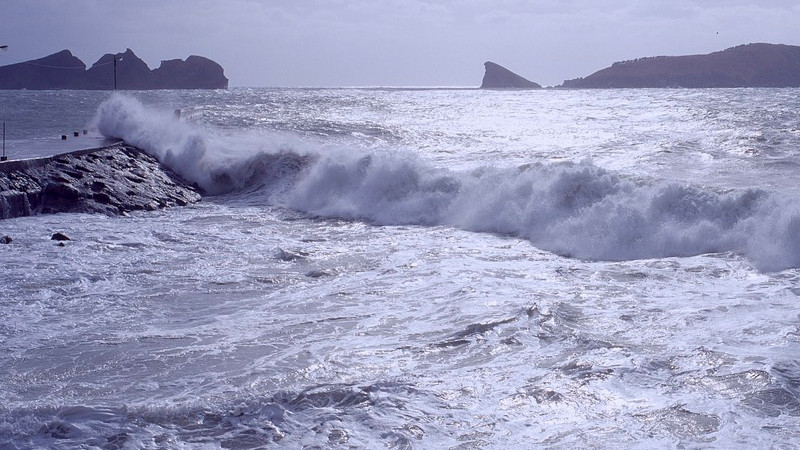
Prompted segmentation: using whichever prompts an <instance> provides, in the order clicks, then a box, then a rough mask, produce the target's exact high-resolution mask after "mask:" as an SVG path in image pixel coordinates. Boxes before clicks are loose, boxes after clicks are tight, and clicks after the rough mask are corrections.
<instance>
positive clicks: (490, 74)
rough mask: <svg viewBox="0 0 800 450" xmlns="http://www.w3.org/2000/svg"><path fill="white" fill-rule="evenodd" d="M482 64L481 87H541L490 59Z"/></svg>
mask: <svg viewBox="0 0 800 450" xmlns="http://www.w3.org/2000/svg"><path fill="white" fill-rule="evenodd" d="M483 65H484V67H485V68H486V73H484V75H483V82H482V83H481V89H539V88H541V87H542V86H540V85H539V84H537V83H534V82H533V81H530V80H527V79H525V78H523V77H521V76H519V75H517V74H515V73H514V72H512V71H510V70H508V69H506V68H505V67H503V66H501V65H499V64H495V63H493V62H491V61H486V62H485V63H483Z"/></svg>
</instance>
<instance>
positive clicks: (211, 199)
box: [0, 89, 800, 449]
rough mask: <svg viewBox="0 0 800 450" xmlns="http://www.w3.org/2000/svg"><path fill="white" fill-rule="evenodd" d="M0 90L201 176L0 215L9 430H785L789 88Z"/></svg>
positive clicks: (478, 434)
mask: <svg viewBox="0 0 800 450" xmlns="http://www.w3.org/2000/svg"><path fill="white" fill-rule="evenodd" d="M0 101H1V102H2V104H0V115H2V117H0V119H2V120H3V121H5V122H6V123H7V134H8V136H9V139H8V152H9V157H10V158H12V159H13V158H16V157H31V156H36V155H39V154H44V153H48V152H54V151H57V149H58V145H57V144H54V143H53V141H56V140H58V139H57V136H58V135H60V134H62V133H64V132H65V131H64V130H65V129H66V130H71V129H82V128H83V129H89V130H91V132H92V133H95V134H96V135H98V136H105V137H109V138H121V139H124V140H126V141H127V142H129V143H131V144H133V145H136V146H138V147H140V148H142V149H144V150H145V151H147V152H149V153H151V154H153V155H155V156H157V157H158V158H159V159H160V160H161V161H162V162H164V163H165V164H167V165H169V166H170V167H172V168H173V169H175V170H176V171H178V172H179V173H180V174H181V175H182V176H184V177H185V178H187V179H188V180H190V181H192V182H196V183H198V185H199V186H201V187H202V188H203V189H204V190H205V191H206V192H207V193H208V195H207V196H206V197H204V199H203V201H202V202H201V203H199V204H197V205H193V206H189V207H184V208H173V209H167V210H161V211H155V212H141V213H135V214H131V215H128V216H124V217H106V216H101V215H86V214H57V215H49V216H38V217H25V218H17V219H11V220H5V221H0V235H8V236H11V237H12V238H13V242H12V243H11V244H8V245H0V317H1V318H2V319H1V320H0V447H2V448H10V449H22V448H56V449H61V448H63V449H67V448H103V449H123V448H187V449H194V448H203V449H205V448H209V449H215V448H232V449H246V448H270V447H285V448H401V449H402V448H437V449H438V448H459V449H472V448H498V449H500V448H564V449H573V448H594V449H597V448H609V449H619V448H642V449H644V448H725V449H728V448H784V449H789V448H800V437H798V433H797V429H798V424H800V303H799V301H800V271H798V268H800V202H798V200H797V199H798V194H800V90H797V89H722V90H681V89H674V90H673V89H664V90H608V91H592V90H574V91H572V90H564V91H562V90H541V91H520V92H517V91H481V90H474V89H231V90H229V91H160V92H155V91H154V92H130V93H126V94H113V95H110V94H108V93H102V92H64V91H62V92H33V91H19V92H8V91H5V92H0ZM178 108H199V109H200V110H201V111H202V114H201V117H200V118H199V120H197V121H193V122H184V121H178V120H176V119H175V117H174V113H173V111H174V110H175V109H178ZM56 231H60V232H63V233H65V234H67V235H69V236H70V237H71V238H72V241H70V242H68V243H67V245H66V246H64V247H60V246H57V245H56V244H55V243H54V242H53V241H50V240H49V238H50V235H51V234H52V233H53V232H56Z"/></svg>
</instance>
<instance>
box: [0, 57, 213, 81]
mask: <svg viewBox="0 0 800 450" xmlns="http://www.w3.org/2000/svg"><path fill="white" fill-rule="evenodd" d="M115 59H116V64H115V63H114V61H115ZM115 65H116V69H115ZM115 72H116V73H115ZM115 76H116V88H117V89H127V90H130V89H227V87H228V79H227V78H226V77H225V74H224V70H223V69H222V66H220V65H219V64H217V63H216V62H214V61H212V60H210V59H208V58H204V57H202V56H190V57H188V58H187V59H186V60H185V61H183V60H180V59H173V60H168V61H161V66H159V67H158V68H157V69H154V70H150V68H149V67H148V66H147V64H146V63H145V62H144V61H142V60H141V59H140V58H139V57H138V56H136V54H134V53H133V51H132V50H131V49H127V50H126V51H125V52H124V53H117V54H116V55H113V54H110V53H108V54H105V55H103V57H101V58H100V59H99V60H98V61H97V62H96V63H94V64H93V65H92V67H90V68H89V69H88V70H87V69H86V64H84V63H83V61H81V60H80V59H78V58H77V57H75V56H73V55H72V53H71V52H70V51H69V50H62V51H60V52H58V53H54V54H52V55H49V56H45V57H44V58H39V59H35V60H31V61H25V62H21V63H17V64H10V65H7V66H2V67H0V89H88V90H103V89H114V79H115Z"/></svg>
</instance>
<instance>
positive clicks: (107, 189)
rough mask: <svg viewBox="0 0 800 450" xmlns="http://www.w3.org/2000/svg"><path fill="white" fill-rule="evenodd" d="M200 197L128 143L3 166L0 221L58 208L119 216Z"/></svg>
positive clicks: (65, 210) (54, 210)
mask: <svg viewBox="0 0 800 450" xmlns="http://www.w3.org/2000/svg"><path fill="white" fill-rule="evenodd" d="M199 200H200V194H199V193H198V192H197V189H195V188H194V187H192V186H191V185H190V184H189V183H187V182H186V181H185V180H183V179H181V178H180V177H179V176H178V175H177V174H175V173H174V172H172V171H171V170H170V169H169V168H167V167H165V166H163V165H161V164H160V163H159V162H158V160H156V159H155V158H153V157H152V156H149V155H147V154H146V153H144V152H143V151H141V150H139V149H137V148H135V147H132V146H129V145H125V144H117V145H114V146H111V147H106V148H103V149H100V150H96V151H84V152H75V153H69V154H65V155H59V156H56V157H51V158H42V159H38V160H30V161H12V162H5V163H2V164H0V219H8V218H12V217H19V216H28V215H34V214H48V213H58V212H86V213H92V212H100V213H105V214H110V215H115V214H125V213H128V212H131V211H138V210H155V209H159V208H164V207H168V206H185V205H188V204H190V203H194V202H197V201H199Z"/></svg>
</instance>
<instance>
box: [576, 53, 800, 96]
mask: <svg viewBox="0 0 800 450" xmlns="http://www.w3.org/2000/svg"><path fill="white" fill-rule="evenodd" d="M561 87H564V88H665V87H685V88H716V87H800V47H797V46H792V45H780V44H747V45H740V46H738V47H733V48H729V49H727V50H724V51H720V52H714V53H710V54H706V55H688V56H656V57H649V58H640V59H636V60H631V61H622V62H616V63H614V64H613V65H612V66H611V67H608V68H605V69H603V70H600V71H598V72H595V73H593V74H592V75H589V76H588V77H585V78H577V79H574V80H567V81H564V84H562V85H561Z"/></svg>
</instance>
